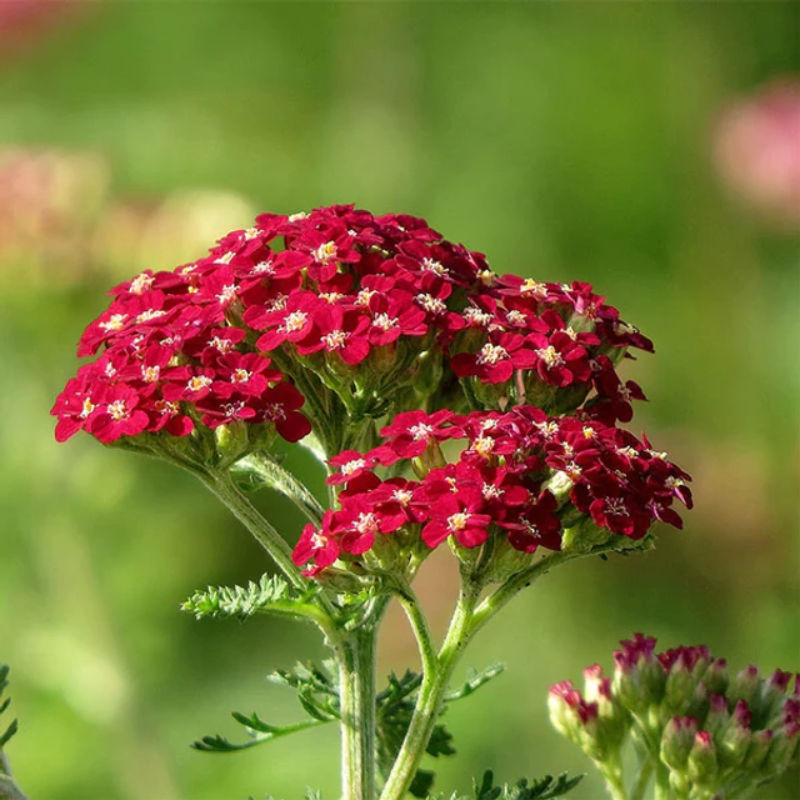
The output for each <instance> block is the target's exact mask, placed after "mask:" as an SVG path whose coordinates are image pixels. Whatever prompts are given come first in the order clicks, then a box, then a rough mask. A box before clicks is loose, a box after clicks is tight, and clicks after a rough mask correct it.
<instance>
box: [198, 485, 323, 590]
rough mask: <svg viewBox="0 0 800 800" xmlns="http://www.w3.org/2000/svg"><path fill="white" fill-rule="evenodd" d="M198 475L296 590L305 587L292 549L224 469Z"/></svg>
mask: <svg viewBox="0 0 800 800" xmlns="http://www.w3.org/2000/svg"><path fill="white" fill-rule="evenodd" d="M198 477H200V480H201V481H202V482H203V484H204V485H205V486H206V488H208V489H209V490H210V491H211V492H213V493H214V494H215V495H216V496H217V498H219V500H221V501H222V503H224V504H225V505H226V506H227V507H228V509H229V510H230V511H231V512H232V513H233V515H234V516H235V517H236V518H237V519H238V520H239V522H241V523H242V524H243V525H244V526H245V528H247V530H248V531H250V533H251V534H253V537H254V538H255V540H256V541H257V542H258V543H259V544H260V545H261V546H262V547H263V548H264V549H265V550H266V551H267V553H269V555H270V556H272V559H273V560H274V561H275V563H276V564H277V565H278V567H279V568H280V569H281V571H282V572H283V574H284V575H285V576H286V577H287V578H288V579H289V580H290V581H291V582H292V583H293V584H294V585H295V586H296V587H298V588H299V589H307V588H308V583H307V582H306V580H305V578H303V576H302V575H301V574H300V571H299V570H298V569H297V567H296V566H295V565H294V561H292V550H291V548H290V547H289V545H288V544H287V543H286V542H285V541H284V539H283V537H282V536H281V535H280V534H279V533H278V531H277V530H275V528H274V527H273V526H272V525H271V524H270V523H269V522H267V520H266V519H264V517H263V516H262V515H261V514H260V513H259V511H258V509H257V508H256V507H255V506H254V505H253V504H252V503H251V502H250V500H249V499H248V498H247V497H246V496H245V495H244V494H243V493H242V492H241V491H240V490H239V489H237V488H236V485H235V484H234V482H233V480H232V479H231V476H230V475H229V474H228V473H227V472H224V473H219V474H216V475H210V476H208V475H201V476H198Z"/></svg>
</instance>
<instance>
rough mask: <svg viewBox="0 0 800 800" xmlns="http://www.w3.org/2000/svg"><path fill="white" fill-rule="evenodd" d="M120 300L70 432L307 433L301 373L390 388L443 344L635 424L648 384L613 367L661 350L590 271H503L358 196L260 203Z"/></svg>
mask: <svg viewBox="0 0 800 800" xmlns="http://www.w3.org/2000/svg"><path fill="white" fill-rule="evenodd" d="M111 295H112V296H113V301H112V302H111V305H110V307H109V308H108V309H107V310H106V311H105V312H104V313H103V314H101V315H100V317H99V318H98V319H96V320H95V321H94V322H93V323H91V325H89V327H88V328H87V330H86V332H85V333H84V335H83V337H82V338H81V341H80V345H79V350H78V354H79V355H80V356H91V355H95V354H97V352H98V350H101V348H102V350H101V354H100V356H99V357H98V358H97V359H96V360H95V361H94V362H93V363H91V364H88V365H85V366H84V367H82V368H81V369H80V370H79V372H78V375H77V377H76V378H74V379H72V380H70V381H69V383H68V384H67V386H66V388H65V389H64V391H63V392H62V393H61V395H60V396H59V397H58V399H57V401H56V403H55V406H54V408H53V411H52V413H53V414H54V415H55V416H57V417H58V424H57V427H56V436H57V438H58V439H59V440H62V441H63V440H65V439H67V438H69V437H70V436H72V435H73V434H75V433H76V432H77V431H79V430H85V431H87V432H89V433H90V434H92V435H94V436H95V437H96V438H98V439H99V440H100V441H101V442H104V443H111V442H114V441H116V440H118V439H119V438H120V437H123V436H137V435H139V434H141V433H145V432H146V433H153V434H155V433H163V434H167V435H171V436H177V437H181V436H187V435H189V434H190V433H191V432H192V431H193V430H195V429H197V427H198V426H205V427H207V428H211V429H213V428H216V427H218V426H220V425H223V424H229V423H232V422H234V421H244V422H247V423H248V424H250V425H270V426H273V425H274V426H275V428H277V431H278V433H279V434H280V435H281V436H282V437H284V438H285V439H287V440H289V441H296V440H298V439H300V438H302V437H303V436H305V435H306V434H307V433H308V432H309V431H310V429H311V425H310V423H309V421H308V420H307V419H306V418H305V417H304V416H303V414H302V413H301V412H300V408H301V407H302V406H303V404H304V397H303V396H302V394H301V393H300V391H299V388H300V387H299V386H297V385H296V384H297V383H298V372H299V371H301V370H303V369H307V370H311V371H312V372H314V373H315V374H316V375H317V376H318V377H319V378H320V380H321V381H322V383H323V384H325V385H326V386H332V385H334V386H335V385H336V384H337V381H338V382H339V383H342V382H343V377H342V376H344V377H345V378H346V379H347V380H346V381H344V383H346V384H347V385H348V386H349V385H352V384H353V383H356V384H358V383H359V382H360V383H362V384H363V383H364V382H369V384H370V387H371V391H372V393H373V395H374V396H378V395H380V394H381V392H384V393H396V392H397V388H398V386H400V385H403V383H404V382H405V385H409V384H411V383H413V382H414V381H417V382H418V381H420V380H422V379H423V375H422V373H423V372H424V370H425V369H426V368H427V369H432V368H433V366H434V365H435V364H437V363H438V362H437V360H436V358H435V357H434V356H436V357H438V358H439V361H441V359H446V360H447V363H446V364H445V366H447V364H448V363H449V366H450V367H451V368H452V371H453V372H454V373H455V375H456V376H458V377H460V378H470V377H472V378H474V379H475V380H476V381H478V382H484V383H488V384H507V386H508V388H509V390H514V391H516V392H517V399H518V401H519V402H524V401H526V400H527V401H528V402H535V403H536V404H537V405H539V406H541V407H543V408H545V409H547V410H550V411H562V410H563V409H564V408H569V409H570V410H572V409H574V408H576V407H577V406H578V405H580V404H581V403H583V402H584V400H587V398H588V400H587V402H586V408H587V411H589V410H591V414H592V416H594V417H595V418H597V419H599V420H602V421H605V422H607V423H613V422H614V421H615V420H618V419H619V420H622V421H627V420H629V419H630V417H631V407H630V401H631V400H632V399H635V398H642V397H643V394H642V392H641V389H640V388H639V387H638V386H636V384H634V383H633V382H630V381H629V382H627V383H623V382H622V381H621V380H620V379H619V377H618V376H617V374H616V372H615V369H614V364H615V363H616V361H617V360H618V359H619V358H621V357H622V356H623V354H624V353H625V351H626V348H629V347H638V348H642V349H645V350H651V349H652V345H651V343H650V342H649V340H647V339H646V338H645V337H643V336H642V335H641V334H640V333H638V331H636V330H635V329H634V328H632V327H631V326H628V325H626V324H625V323H623V322H621V321H620V319H619V315H618V313H617V311H616V310H615V309H614V308H612V307H610V306H607V305H605V304H604V303H603V302H602V298H600V297H598V296H597V295H595V294H594V293H593V292H592V289H591V287H590V286H588V285H587V284H583V283H573V284H572V285H569V286H562V285H558V284H552V283H540V282H537V281H533V280H523V279H521V278H518V277H516V276H506V277H498V276H497V275H495V274H494V273H493V272H492V271H491V270H490V269H489V267H488V265H487V263H486V260H485V258H484V257H483V256H482V255H481V254H480V253H475V252H471V251H469V250H467V249H466V248H464V247H463V246H461V245H455V244H452V243H450V242H448V241H445V240H443V239H442V237H441V236H440V234H438V233H437V232H435V231H434V230H432V229H431V228H430V227H428V225H427V224H426V223H425V222H424V221H423V220H421V219H417V218H414V217H410V216H404V215H385V216H380V217H375V216H373V215H371V214H369V213H368V212H366V211H357V210H355V209H354V208H353V207H352V206H333V207H331V208H322V209H318V210H315V211H313V212H311V213H310V214H295V215H292V216H284V215H275V214H264V215H262V216H260V217H258V219H257V220H256V226H255V227H253V228H249V229H247V230H240V231H235V232H233V233H231V234H229V235H228V236H226V237H224V238H223V239H221V240H220V242H219V243H218V245H217V246H216V247H215V248H214V249H212V250H211V252H210V255H208V256H207V257H205V258H203V259H201V260H199V261H197V262H194V263H190V264H186V265H184V266H182V267H180V268H178V269H176V270H175V271H172V272H151V271H149V270H148V271H146V272H144V273H142V274H140V275H138V276H136V277H135V278H133V279H132V280H131V281H128V282H126V283H123V284H121V285H120V286H117V287H116V288H115V289H113V290H112V292H111ZM421 354H426V359H425V362H424V364H421V363H415V361H414V359H415V357H416V356H419V355H421ZM278 362H279V363H278ZM440 374H441V373H440ZM381 376H383V377H384V378H385V379H386V380H385V381H384V382H383V383H381V380H380V377H381ZM512 376H513V379H512ZM306 393H307V391H306ZM412 407H413V406H412Z"/></svg>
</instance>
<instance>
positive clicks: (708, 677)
mask: <svg viewBox="0 0 800 800" xmlns="http://www.w3.org/2000/svg"><path fill="white" fill-rule="evenodd" d="M703 683H704V684H705V686H706V689H708V692H709V694H719V695H722V696H723V697H725V696H726V692H727V689H728V662H727V661H726V660H725V659H724V658H715V659H714V660H713V661H712V662H711V663H710V664H709V666H708V669H707V670H706V672H705V675H703Z"/></svg>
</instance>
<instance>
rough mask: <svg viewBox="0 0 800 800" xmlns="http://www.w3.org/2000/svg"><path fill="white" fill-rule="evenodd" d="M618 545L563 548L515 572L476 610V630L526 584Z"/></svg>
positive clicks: (616, 547) (614, 542) (474, 622)
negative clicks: (576, 560)
mask: <svg viewBox="0 0 800 800" xmlns="http://www.w3.org/2000/svg"><path fill="white" fill-rule="evenodd" d="M615 538H616V537H615ZM618 547H619V543H618V542H616V541H609V542H606V543H604V544H600V545H597V546H595V547H593V548H591V549H590V550H585V551H580V552H576V551H564V550H562V551H559V552H555V553H551V554H550V555H548V556H545V557H544V558H541V559H539V560H538V561H536V562H534V563H533V564H531V566H529V567H527V568H526V569H523V570H521V571H520V572H516V573H514V574H513V575H512V576H511V577H510V578H508V579H507V580H506V582H505V583H503V584H501V585H500V588H498V589H496V590H495V591H494V592H492V593H491V594H490V595H489V596H488V597H487V598H485V599H484V600H483V601H482V602H481V604H480V605H479V606H478V608H477V609H476V610H475V619H474V621H473V628H474V630H478V629H479V628H482V627H483V626H484V625H485V624H486V623H487V622H488V621H489V620H490V619H491V618H492V617H494V615H495V614H497V612H498V611H500V609H501V608H503V607H504V606H505V605H506V604H507V603H508V602H509V601H511V600H512V599H513V598H514V597H515V596H516V595H517V594H518V593H519V592H520V590H522V589H524V588H525V587H526V586H530V585H531V584H532V583H533V582H534V581H536V580H538V579H539V578H541V577H542V576H543V575H546V574H547V573H548V572H549V571H550V570H551V569H553V567H557V566H560V565H561V564H566V563H567V562H568V561H574V560H575V559H578V558H584V557H586V556H594V555H600V554H601V553H607V552H609V551H612V550H616V549H618Z"/></svg>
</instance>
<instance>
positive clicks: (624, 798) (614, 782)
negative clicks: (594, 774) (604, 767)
mask: <svg viewBox="0 0 800 800" xmlns="http://www.w3.org/2000/svg"><path fill="white" fill-rule="evenodd" d="M603 780H604V781H605V784H606V789H608V793H609V794H610V795H611V797H612V800H628V793H627V792H626V791H625V785H624V784H623V782H622V777H621V776H620V775H607V774H605V773H604V774H603Z"/></svg>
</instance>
